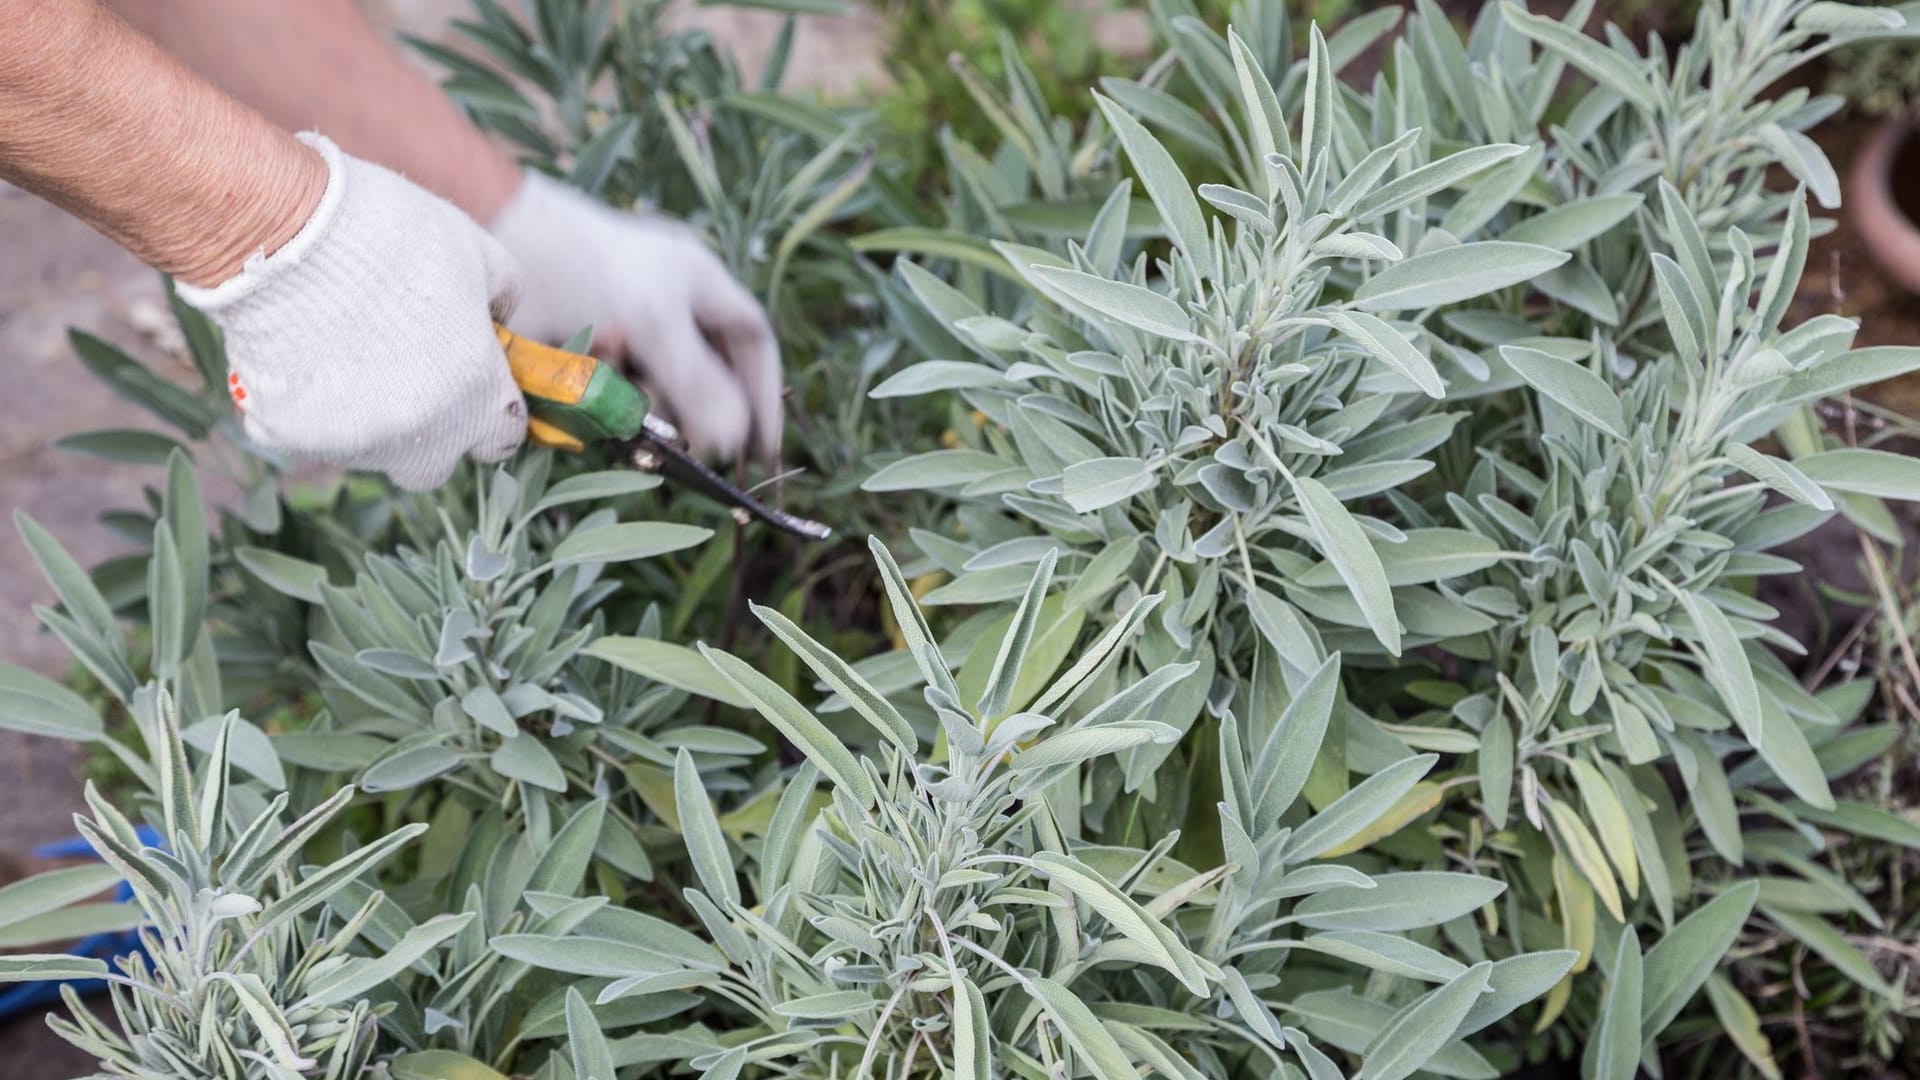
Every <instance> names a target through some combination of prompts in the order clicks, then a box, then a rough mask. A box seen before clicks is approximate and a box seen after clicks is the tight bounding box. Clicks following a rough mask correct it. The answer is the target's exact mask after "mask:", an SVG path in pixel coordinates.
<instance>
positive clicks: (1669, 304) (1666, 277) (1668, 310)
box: [1652, 251, 1713, 359]
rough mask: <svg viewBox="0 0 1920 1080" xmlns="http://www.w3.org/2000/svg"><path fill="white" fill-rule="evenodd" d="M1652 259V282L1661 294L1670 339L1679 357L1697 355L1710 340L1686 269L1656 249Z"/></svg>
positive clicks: (1711, 337)
mask: <svg viewBox="0 0 1920 1080" xmlns="http://www.w3.org/2000/svg"><path fill="white" fill-rule="evenodd" d="M1652 261H1653V278H1654V284H1655V286H1656V287H1657V290H1658V292H1659V296H1660V311H1661V313H1662V315H1664V316H1665V318H1666V324H1667V333H1668V334H1669V335H1670V336H1671V337H1672V338H1673V345H1674V348H1675V349H1676V350H1678V351H1679V353H1680V355H1681V356H1683V357H1686V358H1688V359H1693V358H1696V357H1698V356H1699V355H1700V354H1701V353H1702V352H1703V351H1704V350H1705V349H1706V347H1707V345H1708V343H1709V342H1711V341H1712V340H1713V336H1712V331H1711V330H1710V329H1709V328H1708V326H1707V317H1706V314H1705V312H1703V311H1702V310H1701V309H1700V301H1699V298H1698V297H1697V296H1696V294H1695V293H1694V290H1693V289H1692V287H1691V286H1690V285H1689V284H1688V282H1687V275H1686V272H1685V271H1684V270H1682V269H1681V268H1680V264H1678V263H1676V262H1674V261H1673V260H1672V259H1670V258H1668V257H1667V256H1666V254H1665V253H1663V252H1658V251H1656V252H1654V253H1653V256H1652Z"/></svg>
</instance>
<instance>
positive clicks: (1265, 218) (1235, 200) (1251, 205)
mask: <svg viewBox="0 0 1920 1080" xmlns="http://www.w3.org/2000/svg"><path fill="white" fill-rule="evenodd" d="M1198 190H1199V193H1200V197H1201V198H1202V199H1205V200H1206V201H1207V204H1208V205H1209V206H1212V207H1213V208H1214V209H1216V210H1219V211H1220V212H1221V213H1223V214H1227V215H1228V216H1230V217H1232V218H1233V219H1234V220H1236V221H1239V222H1242V223H1243V224H1246V225H1250V226H1252V227H1253V228H1254V229H1255V230H1257V231H1258V232H1259V233H1260V234H1261V235H1263V236H1271V235H1273V217H1272V214H1271V212H1270V208H1269V207H1268V205H1267V204H1266V203H1265V202H1263V201H1261V200H1260V199H1259V198H1258V197H1256V196H1254V195H1251V194H1248V193H1247V192H1244V191H1241V190H1240V189H1239V188H1236V187H1227V186H1226V185H1224V184H1201V185H1200V187H1199V189H1198Z"/></svg>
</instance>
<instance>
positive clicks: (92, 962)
mask: <svg viewBox="0 0 1920 1080" xmlns="http://www.w3.org/2000/svg"><path fill="white" fill-rule="evenodd" d="M106 973H107V964H106V961H104V960H96V959H94V958H93V957H91V956H67V955H65V954H62V953H21V954H16V955H13V956H0V983H15V982H41V981H48V982H59V981H65V980H69V979H97V978H100V977H101V976H102V975H105V974H106Z"/></svg>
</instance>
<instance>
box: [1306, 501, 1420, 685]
mask: <svg viewBox="0 0 1920 1080" xmlns="http://www.w3.org/2000/svg"><path fill="white" fill-rule="evenodd" d="M1291 480H1292V482H1293V491H1294V495H1295V497H1296V498H1298V499H1299V500H1300V512H1301V513H1302V514H1303V515H1304V516H1305V517H1306V519H1307V526H1308V527H1309V528H1310V529H1312V530H1313V535H1314V540H1315V543H1316V545H1317V546H1318V547H1319V548H1320V553H1321V554H1322V555H1325V556H1326V557H1327V559H1328V561H1330V562H1332V563H1333V565H1334V568H1335V569H1336V570H1337V571H1339V574H1340V580H1341V581H1343V582H1345V583H1346V586H1347V589H1348V591H1349V592H1351V593H1352V594H1353V599H1354V602H1355V603H1357V604H1359V605H1360V610H1361V612H1362V613H1363V614H1364V615H1365V617H1366V621H1367V626H1368V628H1369V629H1371V630H1372V631H1373V633H1374V636H1375V637H1377V638H1379V639H1380V643H1381V644H1382V645H1384V646H1386V648H1387V651H1388V652H1390V653H1392V654H1393V655H1395V656H1398V655H1400V620H1399V619H1398V617H1396V616H1395V614H1394V610H1393V591H1392V590H1391V589H1390V588H1389V587H1388V585H1387V572H1386V568H1385V567H1383V566H1381V565H1380V556H1379V554H1378V553H1377V552H1375V551H1374V549H1373V542H1372V541H1371V540H1369V539H1367V534H1366V533H1364V532H1362V531H1361V530H1360V526H1359V525H1358V524H1356V523H1355V522H1354V520H1353V515H1351V514H1349V513H1348V512H1347V508H1346V507H1345V506H1343V505H1341V503H1340V500H1339V499H1336V498H1334V497H1333V494H1332V493H1331V492H1329V491H1328V490H1327V489H1326V488H1325V487H1324V486H1322V485H1321V483H1320V482H1319V481H1318V480H1315V479H1313V478H1312V477H1306V476H1296V477H1291Z"/></svg>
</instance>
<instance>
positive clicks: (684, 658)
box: [582, 637, 751, 709]
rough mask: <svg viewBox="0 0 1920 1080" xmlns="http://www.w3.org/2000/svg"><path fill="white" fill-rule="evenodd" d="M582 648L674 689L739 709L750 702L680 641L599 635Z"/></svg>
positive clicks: (588, 653) (590, 653) (597, 657)
mask: <svg viewBox="0 0 1920 1080" xmlns="http://www.w3.org/2000/svg"><path fill="white" fill-rule="evenodd" d="M582 652H584V653H585V654H586V655H587V656H591V657H594V658H596V659H600V660H605V661H606V662H607V663H609V664H612V665H614V666H615V667H619V668H625V669H626V670H628V671H631V672H634V673H636V674H639V675H644V676H646V677H647V678H649V679H652V680H653V681H654V682H657V683H661V684H664V685H666V686H671V687H673V688H675V689H677V690H685V691H686V692H688V693H690V694H698V695H699V696H701V697H705V698H712V699H713V700H715V701H718V702H721V703H723V704H727V705H732V706H734V707H736V708H741V709H744V708H747V707H749V705H750V704H751V702H749V701H748V700H747V699H746V698H745V697H743V696H742V695H741V694H740V692H739V691H738V690H736V689H734V687H733V684H732V683H729V682H727V681H726V680H725V679H723V678H721V677H720V674H719V673H718V672H716V671H714V670H713V665H712V664H709V663H707V661H706V659H705V658H704V657H702V656H701V655H700V654H699V653H698V652H695V651H694V650H692V649H689V648H687V647H686V646H684V645H674V644H672V643H670V642H665V641H660V640H657V639H655V638H638V637H603V638H600V639H599V640H597V641H595V642H594V643H593V644H591V645H589V646H587V647H586V648H585V649H584V650H582Z"/></svg>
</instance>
